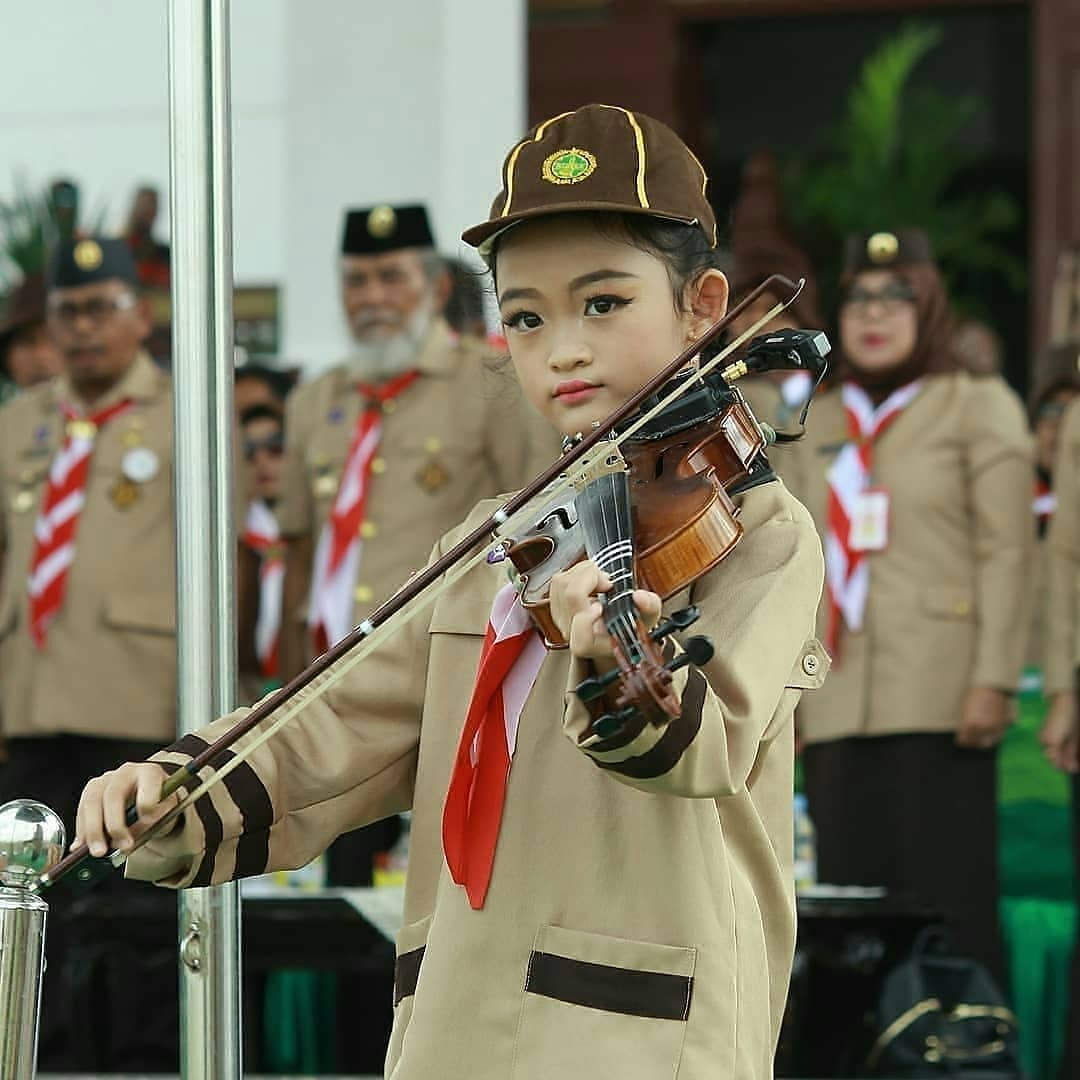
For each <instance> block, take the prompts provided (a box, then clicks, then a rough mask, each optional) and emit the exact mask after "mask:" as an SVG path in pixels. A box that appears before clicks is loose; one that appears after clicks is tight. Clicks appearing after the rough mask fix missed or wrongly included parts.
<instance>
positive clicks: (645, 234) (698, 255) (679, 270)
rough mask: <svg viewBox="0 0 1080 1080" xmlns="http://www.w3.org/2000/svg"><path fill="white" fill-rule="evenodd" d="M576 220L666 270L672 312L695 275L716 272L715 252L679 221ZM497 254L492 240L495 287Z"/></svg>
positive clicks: (595, 215)
mask: <svg viewBox="0 0 1080 1080" xmlns="http://www.w3.org/2000/svg"><path fill="white" fill-rule="evenodd" d="M578 216H579V217H580V218H581V219H582V220H583V221H587V222H588V223H589V224H590V225H592V226H593V227H594V228H595V229H596V231H597V233H598V234H599V235H600V236H602V237H604V238H605V239H608V240H616V241H620V242H622V243H627V244H630V245H632V246H633V247H636V248H637V249H638V250H639V251H644V252H647V253H648V254H649V255H655V256H656V258H658V259H659V260H660V261H661V262H662V263H663V264H664V265H665V266H666V267H667V272H668V280H670V282H671V292H672V297H673V299H674V303H675V310H676V311H679V312H681V311H682V310H683V301H684V298H685V295H686V287H687V286H688V285H689V284H690V283H691V282H692V281H693V280H694V279H695V278H696V277H697V276H698V274H700V273H702V272H704V271H705V270H718V269H720V260H719V256H718V254H717V251H716V249H715V248H714V247H712V246H711V245H710V243H709V238H708V237H707V236H706V235H705V232H704V230H702V229H701V227H700V226H698V225H684V224H683V223H682V222H680V221H665V220H663V219H662V218H654V217H648V216H647V215H645V214H620V213H615V212H613V213H602V212H596V211H583V212H581V213H579V214H578ZM498 253H499V240H498V239H496V241H495V243H494V244H493V245H492V249H491V252H490V253H489V254H488V256H487V262H488V266H489V267H490V268H491V276H492V279H493V280H494V281H496V283H497V281H498V278H497V275H496V262H497V259H498ZM497 288H498V286H497V284H496V289H497Z"/></svg>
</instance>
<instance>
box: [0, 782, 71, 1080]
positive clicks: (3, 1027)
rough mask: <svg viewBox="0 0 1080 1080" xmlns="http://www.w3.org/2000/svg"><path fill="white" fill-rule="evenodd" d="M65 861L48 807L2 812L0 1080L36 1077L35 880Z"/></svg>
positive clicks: (40, 940)
mask: <svg viewBox="0 0 1080 1080" xmlns="http://www.w3.org/2000/svg"><path fill="white" fill-rule="evenodd" d="M63 855H64V823H63V822H62V821H61V820H60V818H59V817H57V815H56V814H54V813H53V812H52V811H51V810H50V809H49V808H48V807H47V806H44V805H43V804H42V803H38V802H32V801H31V800H30V799H16V800H14V802H9V803H5V804H4V805H3V806H0V1080H33V1078H34V1076H35V1074H36V1073H37V1040H38V1019H39V1015H40V1010H41V979H42V975H43V974H44V971H45V920H46V917H47V916H48V913H49V905H48V904H46V903H45V901H44V900H42V899H41V897H40V896H37V895H36V891H35V890H36V888H37V883H38V878H39V877H40V875H41V874H43V873H44V872H45V871H46V870H49V869H51V868H52V867H53V866H55V865H56V864H57V863H58V862H59V861H60V860H61V858H63Z"/></svg>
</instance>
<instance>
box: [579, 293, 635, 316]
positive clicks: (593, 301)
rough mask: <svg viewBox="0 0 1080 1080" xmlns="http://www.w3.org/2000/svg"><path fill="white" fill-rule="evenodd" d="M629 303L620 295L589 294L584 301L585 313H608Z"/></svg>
mask: <svg viewBox="0 0 1080 1080" xmlns="http://www.w3.org/2000/svg"><path fill="white" fill-rule="evenodd" d="M629 303H630V301H629V300H627V299H625V298H624V297H622V296H590V297H589V299H588V300H586V301H585V314H586V315H610V314H611V313H612V312H613V311H615V309H616V308H621V307H626V306H627V305H628V304H629Z"/></svg>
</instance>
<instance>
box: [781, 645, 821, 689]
mask: <svg viewBox="0 0 1080 1080" xmlns="http://www.w3.org/2000/svg"><path fill="white" fill-rule="evenodd" d="M831 667H832V657H831V656H830V655H829V654H828V653H827V652H826V651H825V646H824V645H822V644H821V642H820V641H818V639H817V638H808V639H807V640H806V643H805V644H804V645H803V647H802V648H801V649H800V650H799V658H798V659H797V660H796V661H795V664H794V666H793V667H792V669H791V675H790V676H788V681H787V686H788V689H790V690H816V689H817V688H818V687H819V686H821V684H822V683H823V682H824V681H825V676H826V675H828V673H829V668H831Z"/></svg>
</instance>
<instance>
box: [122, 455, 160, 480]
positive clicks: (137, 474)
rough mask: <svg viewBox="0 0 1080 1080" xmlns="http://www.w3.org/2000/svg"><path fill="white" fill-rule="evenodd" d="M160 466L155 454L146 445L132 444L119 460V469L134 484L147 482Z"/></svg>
mask: <svg viewBox="0 0 1080 1080" xmlns="http://www.w3.org/2000/svg"><path fill="white" fill-rule="evenodd" d="M160 468H161V462H160V461H159V460H158V456H157V454H155V453H154V451H153V450H151V449H150V447H148V446H133V447H132V448H131V449H130V450H129V451H128V452H127V453H126V454H125V455H124V458H123V460H122V461H121V462H120V471H121V472H122V473H123V474H124V476H125V477H126V478H127V479H128V480H130V481H131V482H132V483H135V484H147V483H149V482H150V481H151V480H153V479H154V477H155V476H157V474H158V470H159V469H160Z"/></svg>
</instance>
